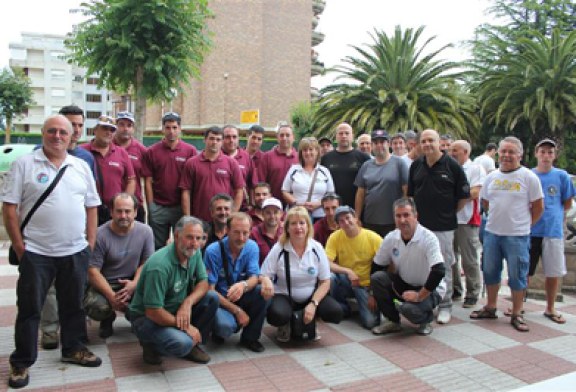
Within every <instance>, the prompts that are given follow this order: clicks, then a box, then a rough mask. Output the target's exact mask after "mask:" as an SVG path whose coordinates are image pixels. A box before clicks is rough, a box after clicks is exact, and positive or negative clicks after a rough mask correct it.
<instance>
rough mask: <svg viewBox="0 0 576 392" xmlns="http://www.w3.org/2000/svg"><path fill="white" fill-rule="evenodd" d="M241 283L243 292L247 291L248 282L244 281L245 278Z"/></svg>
mask: <svg viewBox="0 0 576 392" xmlns="http://www.w3.org/2000/svg"><path fill="white" fill-rule="evenodd" d="M242 284H243V285H244V292H247V291H248V282H246V281H245V280H243V281H242Z"/></svg>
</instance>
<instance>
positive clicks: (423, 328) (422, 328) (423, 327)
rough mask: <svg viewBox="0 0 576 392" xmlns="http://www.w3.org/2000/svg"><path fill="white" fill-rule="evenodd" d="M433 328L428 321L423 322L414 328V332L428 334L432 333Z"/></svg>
mask: <svg viewBox="0 0 576 392" xmlns="http://www.w3.org/2000/svg"><path fill="white" fill-rule="evenodd" d="M432 331H433V328H432V324H430V323H424V324H420V325H419V326H418V328H417V329H416V333H417V334H418V335H423V336H428V335H430V334H431V333H432Z"/></svg>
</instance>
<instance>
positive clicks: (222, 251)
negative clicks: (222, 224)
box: [218, 240, 234, 288]
mask: <svg viewBox="0 0 576 392" xmlns="http://www.w3.org/2000/svg"><path fill="white" fill-rule="evenodd" d="M218 243H219V244H220V255H221V257H222V264H223V265H224V273H226V281H227V282H228V288H230V287H232V285H233V284H234V282H232V277H231V276H230V271H229V268H228V255H227V254H226V249H224V242H222V240H218Z"/></svg>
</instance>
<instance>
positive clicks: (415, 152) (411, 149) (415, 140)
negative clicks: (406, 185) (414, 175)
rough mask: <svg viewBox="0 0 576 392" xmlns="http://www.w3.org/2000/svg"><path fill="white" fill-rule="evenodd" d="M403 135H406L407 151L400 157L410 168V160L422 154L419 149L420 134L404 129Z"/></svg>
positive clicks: (412, 160)
mask: <svg viewBox="0 0 576 392" xmlns="http://www.w3.org/2000/svg"><path fill="white" fill-rule="evenodd" d="M404 136H405V137H406V148H407V150H408V153H406V154H404V155H402V159H403V160H404V162H406V165H407V166H408V168H410V166H411V165H412V162H414V161H415V160H416V159H418V158H420V156H421V155H422V151H420V134H419V133H416V132H414V131H406V132H405V133H404Z"/></svg>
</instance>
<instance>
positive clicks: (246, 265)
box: [204, 212, 273, 353]
mask: <svg viewBox="0 0 576 392" xmlns="http://www.w3.org/2000/svg"><path fill="white" fill-rule="evenodd" d="M227 225H228V236H227V237H225V238H224V239H222V240H220V241H218V242H215V243H213V244H211V245H210V246H208V248H206V254H205V255H204V264H205V265H206V269H207V271H208V283H209V284H210V289H211V290H213V291H212V292H215V293H216V294H217V295H218V298H219V300H220V307H219V308H218V311H217V312H216V319H215V321H214V328H213V330H212V338H213V340H214V341H215V342H216V343H222V342H224V339H227V338H228V337H230V336H231V335H232V334H233V333H235V332H237V331H239V330H240V329H243V331H242V336H241V338H240V344H241V345H243V346H244V347H246V348H247V349H249V350H251V351H254V352H257V353H259V352H262V351H264V346H263V345H262V343H260V341H259V339H260V335H261V333H262V326H263V325H264V318H265V317H266V310H267V308H268V301H267V300H268V299H269V298H271V297H272V294H273V286H272V282H271V281H270V279H268V278H264V279H265V280H264V282H263V287H262V290H261V289H260V286H259V285H258V282H259V280H260V279H259V277H258V276H259V275H260V267H259V266H258V245H256V242H255V241H254V240H251V239H249V237H250V228H251V226H252V219H251V218H250V216H249V215H248V214H245V213H243V212H235V213H233V214H232V215H231V216H230V218H228V222H227Z"/></svg>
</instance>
